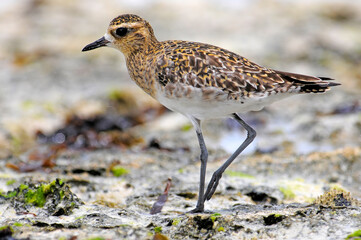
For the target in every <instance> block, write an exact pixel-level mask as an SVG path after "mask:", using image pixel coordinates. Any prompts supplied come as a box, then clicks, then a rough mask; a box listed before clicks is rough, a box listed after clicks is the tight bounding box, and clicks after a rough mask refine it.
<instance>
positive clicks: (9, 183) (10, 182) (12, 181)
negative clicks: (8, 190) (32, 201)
mask: <svg viewBox="0 0 361 240" xmlns="http://www.w3.org/2000/svg"><path fill="white" fill-rule="evenodd" d="M14 183H16V180H15V179H11V180H8V181H7V182H6V185H7V186H10V185H13V184H14Z"/></svg>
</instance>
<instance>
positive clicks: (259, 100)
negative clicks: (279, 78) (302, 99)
mask: <svg viewBox="0 0 361 240" xmlns="http://www.w3.org/2000/svg"><path fill="white" fill-rule="evenodd" d="M260 95H261V94H260ZM291 95H293V94H292V93H281V94H277V95H276V94H273V95H272V94H271V95H269V96H266V95H263V96H257V95H254V96H252V97H248V98H240V99H238V100H229V99H227V94H224V96H222V95H219V94H218V95H217V96H216V97H212V96H208V97H207V98H204V96H203V95H202V91H201V90H200V89H197V88H192V90H191V92H190V93H189V92H188V94H187V95H186V94H178V95H177V94H173V95H171V96H170V95H167V94H166V93H164V92H159V91H158V93H157V99H158V101H159V102H160V103H161V104H163V105H164V106H166V107H167V108H169V109H171V110H173V111H176V112H180V113H182V114H184V115H190V116H193V117H195V118H197V119H200V120H203V119H212V118H213V119H214V118H223V117H228V116H229V115H231V114H232V113H242V112H249V111H259V110H261V109H262V108H263V107H265V106H267V105H268V104H271V103H272V102H275V101H277V100H280V99H282V98H285V97H288V96H291Z"/></svg>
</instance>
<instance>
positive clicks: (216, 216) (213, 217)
mask: <svg viewBox="0 0 361 240" xmlns="http://www.w3.org/2000/svg"><path fill="white" fill-rule="evenodd" d="M219 216H221V214H220V213H213V214H212V215H211V220H212V222H213V223H214V221H216V220H217V218H218V217H219Z"/></svg>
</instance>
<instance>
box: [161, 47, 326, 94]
mask: <svg viewBox="0 0 361 240" xmlns="http://www.w3.org/2000/svg"><path fill="white" fill-rule="evenodd" d="M163 44H164V45H163V46H164V54H162V55H160V57H159V58H158V60H157V67H156V78H157V79H158V81H159V83H160V84H161V85H162V86H164V87H165V86H166V85H167V84H169V83H182V84H184V85H188V86H192V87H195V88H202V89H204V88H208V87H213V89H214V88H217V89H219V90H221V91H223V92H224V93H227V94H228V96H229V98H232V99H234V100H237V99H238V98H240V97H243V98H246V97H249V96H250V95H257V94H260V95H265V94H266V95H268V94H270V93H279V92H289V91H291V90H297V91H298V92H300V91H302V86H304V85H308V86H309V88H307V91H308V92H310V91H311V92H312V91H316V90H319V91H325V89H326V90H327V87H328V86H329V85H327V84H329V83H328V81H324V80H330V79H327V78H317V77H311V76H305V75H300V74H292V73H287V72H280V71H275V70H272V69H268V68H264V67H261V66H259V65H257V64H255V63H253V62H251V61H249V60H248V59H246V58H244V57H242V56H239V55H237V54H235V53H232V52H230V51H227V50H225V49H222V48H219V47H215V46H212V45H208V44H202V43H195V42H185V41H169V42H163ZM320 83H321V85H319V84H320ZM305 92H306V89H305Z"/></svg>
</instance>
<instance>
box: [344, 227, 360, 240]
mask: <svg viewBox="0 0 361 240" xmlns="http://www.w3.org/2000/svg"><path fill="white" fill-rule="evenodd" d="M345 239H346V240H348V239H353V240H356V239H357V240H360V239H361V229H359V230H357V231H354V232H353V233H351V234H349V235H348V236H347V237H346V238H345Z"/></svg>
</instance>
